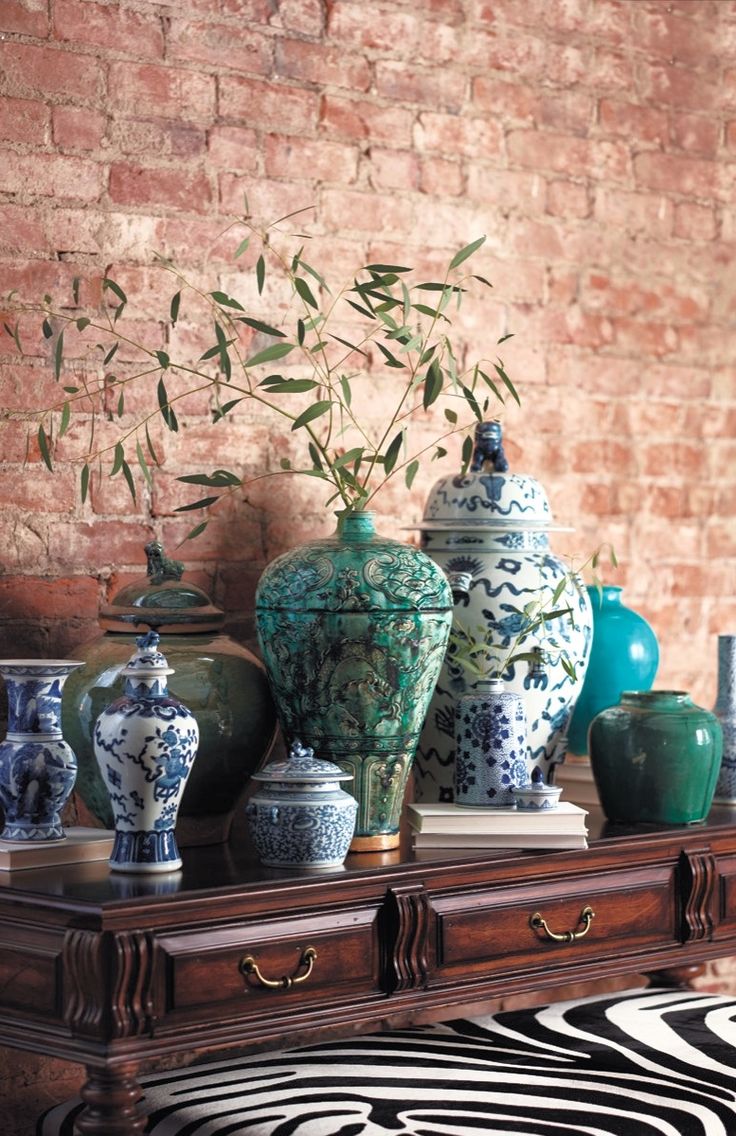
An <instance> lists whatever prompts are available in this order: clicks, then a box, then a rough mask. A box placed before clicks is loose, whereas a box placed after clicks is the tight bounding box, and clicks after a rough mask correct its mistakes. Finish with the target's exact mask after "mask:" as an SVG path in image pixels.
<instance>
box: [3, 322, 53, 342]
mask: <svg viewBox="0 0 736 1136" xmlns="http://www.w3.org/2000/svg"><path fill="white" fill-rule="evenodd" d="M5 326H6V328H7V326H8V325H7V324H6V325H5ZM41 331H42V332H43V337H44V339H51V336H52V335H53V334H54V329H53V327H52V326H51V324H50V323H49V321H48V320H47V319H45V320H44V321H43V323H42V324H41Z"/></svg>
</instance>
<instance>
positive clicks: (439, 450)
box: [432, 446, 447, 461]
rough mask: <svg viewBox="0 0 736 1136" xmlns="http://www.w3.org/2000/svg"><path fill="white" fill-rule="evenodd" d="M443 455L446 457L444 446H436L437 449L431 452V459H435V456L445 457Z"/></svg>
mask: <svg viewBox="0 0 736 1136" xmlns="http://www.w3.org/2000/svg"><path fill="white" fill-rule="evenodd" d="M445 457H447V450H446V449H445V447H444V446H438V447H437V449H436V450H435V451H434V453H433V454H432V461H436V460H437V458H445Z"/></svg>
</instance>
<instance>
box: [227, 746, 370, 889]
mask: <svg viewBox="0 0 736 1136" xmlns="http://www.w3.org/2000/svg"><path fill="white" fill-rule="evenodd" d="M352 779H353V775H352V774H351V773H346V772H345V771H344V770H343V769H341V768H340V766H339V765H335V763H334V762H333V761H322V760H320V759H319V758H316V757H315V756H314V750H313V749H312V748H311V747H310V746H305V745H302V743H301V742H300V741H295V742H294V743H293V744H292V746H291V749H290V750H289V756H288V758H287V759H286V761H273V762H271V764H270V765H267V766H266V767H265V769H262V770H261V771H260V773H254V774H253V780H254V781H260V782H262V784H261V785H260V786H259V788H258V791H257V792H256V793H255V794H254V795H253V797H252V798H251V800H250V801H249V802H248V804H247V805H246V810H245V811H246V815H247V817H248V821H249V823H250V830H251V835H252V836H253V842H254V844H255V846H256V850H257V851H258V855H259V857H260V860H261V863H263V864H266V865H268V866H269V867H275V868H286V867H290V868H292V867H296V868H336V867H339V866H340V865H341V864H342V862H343V860H344V859H345V857H346V856H347V853H348V848H349V847H350V841H351V840H352V838H353V833H354V831H355V818H356V815H357V812H358V802H357V801H356V800H355V798H354V797H352V796H351V795H350V794H349V793H346V792H345V790H344V789H341V788H340V782H341V781H352Z"/></svg>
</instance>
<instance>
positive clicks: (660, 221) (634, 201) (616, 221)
mask: <svg viewBox="0 0 736 1136" xmlns="http://www.w3.org/2000/svg"><path fill="white" fill-rule="evenodd" d="M593 211H594V216H595V219H596V221H598V222H599V223H600V224H601V225H612V226H615V227H616V228H617V229H624V230H625V231H626V232H629V233H642V234H645V235H647V236H653V235H656V236H659V237H664V238H666V237H669V236H670V234H671V232H672V225H673V215H674V207H673V204H672V202H671V201H670V200H669V198H668V197H666V196H665V195H664V194H661V193H660V194H656V195H655V194H653V193H644V192H641V191H640V192H638V193H632V192H630V191H629V190H625V189H612V188H608V187H603V186H599V187H598V188H597V189H596V190H595V204H594V210H593Z"/></svg>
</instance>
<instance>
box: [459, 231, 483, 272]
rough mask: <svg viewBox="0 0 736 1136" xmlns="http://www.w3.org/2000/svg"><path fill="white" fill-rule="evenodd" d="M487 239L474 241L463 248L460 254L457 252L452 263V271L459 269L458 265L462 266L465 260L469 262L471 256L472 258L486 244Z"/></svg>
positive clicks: (479, 238) (481, 238) (480, 238)
mask: <svg viewBox="0 0 736 1136" xmlns="http://www.w3.org/2000/svg"><path fill="white" fill-rule="evenodd" d="M485 239H486V238H485V237H478V239H477V241H472V242H471V243H470V244H469V245H465V247H464V248H461V249H460V251H459V252H456V253H455V255H454V256H453V258H452V260H451V261H450V269H453V268H457V267H458V265H460V264H462V263H463V261H464V260H467V259H468V257H469V256H472V255H473V253H474V252H476V251H477V250H478V249H479V248H480V246H481V245H482V244H483V243H484V242H485Z"/></svg>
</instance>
